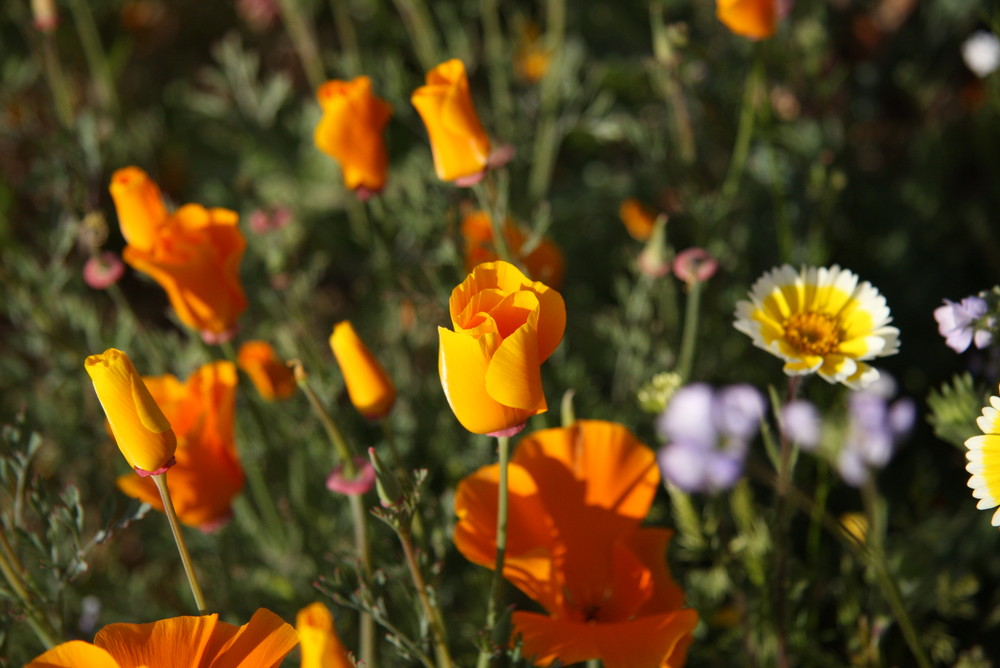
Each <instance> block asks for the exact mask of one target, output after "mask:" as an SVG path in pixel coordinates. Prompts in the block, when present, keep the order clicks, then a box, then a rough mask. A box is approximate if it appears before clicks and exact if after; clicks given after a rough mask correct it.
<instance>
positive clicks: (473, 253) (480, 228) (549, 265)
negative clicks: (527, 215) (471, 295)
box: [462, 211, 566, 290]
mask: <svg viewBox="0 0 1000 668" xmlns="http://www.w3.org/2000/svg"><path fill="white" fill-rule="evenodd" d="M503 236H504V240H505V241H506V242H507V248H509V249H510V252H511V253H513V254H514V255H515V256H517V258H518V261H519V262H520V263H521V264H522V265H524V267H525V268H526V269H527V270H528V274H529V275H530V276H531V277H532V278H533V279H535V280H536V281H541V282H542V283H545V284H546V285H548V286H551V287H553V288H556V289H557V290H558V289H559V287H560V286H561V285H562V281H563V275H564V274H565V273H566V260H565V258H564V257H563V254H562V251H560V250H559V247H558V246H556V245H555V244H554V243H552V241H551V240H550V239H548V238H547V237H542V239H541V240H540V241H539V242H538V243H537V244H534V246H533V247H532V248H530V249H529V250H528V252H527V253H525V252H523V248H524V245H525V242H526V241H527V240H528V235H527V234H525V232H524V230H523V229H521V227H520V226H518V225H515V224H514V223H513V222H512V221H510V220H507V221H506V223H505V224H504V228H503ZM462 237H463V238H464V239H465V270H466V271H472V270H473V269H474V268H475V267H476V265H479V264H482V263H483V262H494V261H496V260H497V259H499V258H498V257H497V254H496V251H495V248H494V246H493V225H492V224H491V222H490V215H489V214H488V213H486V212H485V211H473V212H472V213H470V214H468V215H467V216H465V218H463V219H462Z"/></svg>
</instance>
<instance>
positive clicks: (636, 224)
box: [618, 197, 656, 241]
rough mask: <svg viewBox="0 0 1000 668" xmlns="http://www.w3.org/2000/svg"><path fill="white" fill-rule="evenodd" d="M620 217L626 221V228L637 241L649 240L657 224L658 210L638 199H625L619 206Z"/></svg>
mask: <svg viewBox="0 0 1000 668" xmlns="http://www.w3.org/2000/svg"><path fill="white" fill-rule="evenodd" d="M618 217H619V218H621V219H622V222H623V223H625V229H626V230H628V233H629V235H630V236H631V237H632V238H633V239H635V240H636V241H648V240H649V237H650V236H652V234H653V228H654V227H655V226H656V212H655V211H653V210H652V209H650V208H649V207H648V206H646V205H645V204H643V203H642V202H640V201H639V200H637V199H632V198H631V197H630V198H628V199H626V200H623V201H622V204H621V206H620V207H618Z"/></svg>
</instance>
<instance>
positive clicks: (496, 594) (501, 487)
mask: <svg viewBox="0 0 1000 668" xmlns="http://www.w3.org/2000/svg"><path fill="white" fill-rule="evenodd" d="M497 449H498V451H499V460H500V480H499V484H498V486H497V537H496V538H497V540H496V542H497V552H496V560H495V561H494V564H493V578H492V580H491V582H490V600H489V603H488V604H487V607H486V628H487V630H488V631H489V632H490V634H491V636H492V633H493V631H494V628H495V627H496V624H497V619H498V617H499V616H500V610H501V608H502V607H503V583H504V579H503V564H504V559H505V557H506V556H507V497H508V494H507V464H508V460H509V459H510V437H509V436H498V437H497ZM501 651H503V648H501ZM490 654H491V652H490V650H489V649H488V648H487V649H484V650H482V651H480V652H479V660H478V661H477V662H476V666H477V668H487V666H489V663H490Z"/></svg>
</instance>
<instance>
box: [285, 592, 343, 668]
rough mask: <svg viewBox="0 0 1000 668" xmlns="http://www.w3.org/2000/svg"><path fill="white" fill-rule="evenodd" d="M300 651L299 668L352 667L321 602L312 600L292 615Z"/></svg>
mask: <svg viewBox="0 0 1000 668" xmlns="http://www.w3.org/2000/svg"><path fill="white" fill-rule="evenodd" d="M295 630H296V631H298V632H299V646H300V651H301V652H302V660H301V664H300V666H301V668H354V663H353V662H352V661H351V659H350V657H349V656H348V655H347V650H346V649H345V648H344V644H343V643H342V642H341V641H340V637H339V636H337V629H336V628H334V625H333V615H331V614H330V611H329V610H327V608H326V606H325V605H323V604H322V603H311V604H309V605H307V606H306V607H304V608H302V609H301V610H299V614H298V615H296V617H295Z"/></svg>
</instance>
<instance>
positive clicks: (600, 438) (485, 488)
mask: <svg viewBox="0 0 1000 668" xmlns="http://www.w3.org/2000/svg"><path fill="white" fill-rule="evenodd" d="M499 470H500V469H499V465H498V464H494V465H492V466H487V467H484V468H481V469H479V470H478V471H477V472H475V473H473V474H472V475H470V476H468V477H467V478H465V479H464V480H463V481H462V482H461V483H460V484H459V486H458V491H457V493H456V497H455V513H456V515H457V516H458V523H457V524H456V526H455V544H456V546H457V547H458V549H459V551H460V552H461V553H462V554H463V555H465V557H466V558H467V559H469V560H470V561H473V562H475V563H477V564H481V565H483V566H486V567H489V568H492V567H493V566H494V559H495V556H496V510H497V507H496V506H497V485H498V480H499ZM659 482H660V473H659V469H658V468H657V465H656V458H655V455H654V454H653V451H652V450H650V449H649V448H648V447H646V446H645V445H643V444H642V443H640V442H639V441H638V440H636V438H635V436H633V435H632V433H631V432H630V431H629V430H628V429H626V428H625V427H624V426H622V425H620V424H615V423H612V422H603V421H598V420H581V421H579V422H576V423H575V424H574V425H573V426H571V427H568V428H559V429H546V430H543V431H539V432H535V433H533V434H531V435H530V436H528V437H526V438H524V439H522V440H521V442H520V443H519V444H518V447H517V450H516V452H515V454H514V456H513V458H512V460H511V462H510V465H509V469H508V489H509V518H508V525H507V526H508V529H507V530H508V533H507V554H506V559H505V562H504V571H503V575H504V577H505V578H507V580H509V581H510V582H511V583H512V584H514V585H515V586H516V587H518V588H519V589H520V590H521V591H523V592H524V593H525V594H527V595H528V596H530V597H531V598H533V599H534V600H535V601H537V602H538V603H539V604H540V605H541V606H542V607H543V608H545V610H546V612H547V613H548V614H547V615H543V614H539V613H534V612H524V611H518V612H515V613H514V615H513V619H512V621H513V626H514V633H515V635H519V636H520V638H521V641H522V643H523V653H524V655H525V656H529V657H531V656H533V657H535V661H536V662H537V663H538V664H539V665H549V664H551V663H553V662H554V661H556V660H558V661H560V662H561V663H562V664H563V665H568V664H571V663H577V662H581V661H587V660H590V659H600V660H601V661H602V662H603V663H604V665H605V666H607V668H650V667H651V666H660V667H670V668H677V666H681V665H683V663H684V660H685V658H686V653H687V646H688V644H689V642H690V634H691V631H692V629H694V627H695V625H696V624H697V622H698V615H697V613H696V612H695V611H694V610H690V609H685V608H683V605H684V593H683V592H682V591H681V589H680V588H679V587H678V586H677V584H676V583H674V581H673V579H672V578H671V577H670V572H669V570H668V569H667V565H666V559H665V552H666V549H667V545H668V543H669V541H670V536H671V532H670V531H668V530H666V529H652V528H641V527H640V523H641V522H642V520H643V518H645V516H646V513H647V512H648V511H649V507H650V505H651V504H652V502H653V496H654V495H655V493H656V490H657V488H658V486H659Z"/></svg>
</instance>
